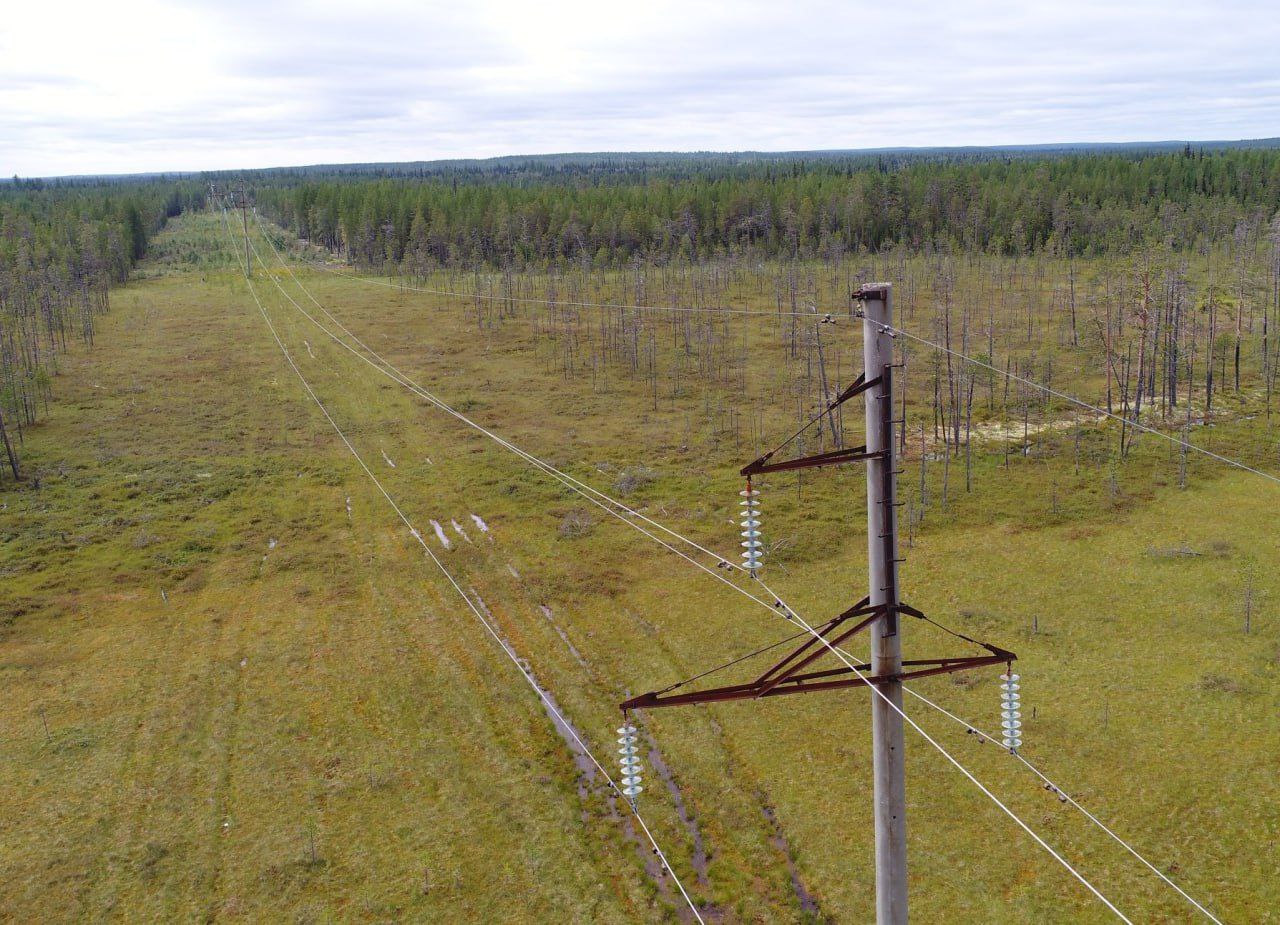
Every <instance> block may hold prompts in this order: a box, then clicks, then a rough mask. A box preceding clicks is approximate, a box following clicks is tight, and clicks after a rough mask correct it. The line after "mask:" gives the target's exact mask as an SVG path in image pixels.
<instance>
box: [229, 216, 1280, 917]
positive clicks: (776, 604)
mask: <svg viewBox="0 0 1280 925" xmlns="http://www.w3.org/2000/svg"><path fill="white" fill-rule="evenodd" d="M254 218H255V221H256V222H257V224H258V228H259V230H260V231H261V233H262V234H263V237H264V239H265V240H266V241H267V243H268V245H269V246H270V247H271V249H272V251H273V253H274V254H275V257H276V259H277V261H278V262H279V263H280V265H281V267H282V268H283V269H284V270H285V271H286V272H287V273H288V274H289V276H290V278H291V279H292V280H293V282H294V284H295V285H296V286H298V288H299V289H300V290H301V291H302V292H303V293H305V294H306V296H307V298H308V299H309V300H310V301H311V302H312V303H313V304H314V305H316V307H317V308H319V309H320V311H321V312H322V313H323V314H324V315H325V316H326V317H327V318H328V319H330V321H331V322H332V323H333V324H334V325H335V326H336V327H337V328H339V329H340V330H341V331H343V333H345V334H346V335H347V336H348V337H350V338H351V339H352V340H353V341H355V342H356V343H358V344H359V345H360V346H361V347H362V348H363V349H364V350H365V351H367V352H368V353H370V354H371V355H372V356H374V357H375V358H376V359H377V360H378V363H381V364H384V365H385V366H386V367H387V368H386V369H384V368H383V366H379V365H378V363H374V362H373V361H371V360H370V359H369V358H368V357H366V356H364V355H363V354H361V353H359V352H358V351H356V350H354V348H352V347H351V346H350V345H349V344H347V343H346V342H345V341H343V340H342V339H341V338H338V337H337V336H336V335H335V334H333V332H331V331H329V330H328V329H327V328H325V327H324V325H322V324H320V322H319V321H318V320H317V319H315V318H314V317H313V316H311V315H310V314H309V313H307V312H306V311H305V309H303V308H302V307H301V306H300V305H298V303H297V302H296V300H294V299H293V298H292V297H291V296H290V295H289V294H288V293H287V292H285V290H284V289H283V287H281V286H280V285H279V283H278V282H277V281H276V280H275V278H274V277H273V276H272V277H270V278H271V279H272V281H273V282H275V283H276V286H277V288H279V289H280V291H281V292H282V294H284V296H285V298H286V299H288V300H289V301H290V302H291V303H292V304H293V305H294V306H295V307H297V308H298V310H299V311H300V312H301V313H302V314H303V315H304V316H305V317H307V318H308V319H309V320H310V321H311V322H312V323H313V324H314V325H316V326H317V327H318V328H320V330H321V331H322V332H324V333H325V334H327V335H328V336H329V337H330V338H331V339H333V340H334V342H335V343H337V344H339V345H340V346H342V347H344V348H345V349H347V350H348V351H350V352H351V353H353V355H355V356H358V357H359V358H360V359H362V360H363V361H364V362H365V363H367V364H368V365H370V366H371V367H372V368H374V369H376V370H378V371H379V372H381V373H382V374H383V375H387V376H388V377H389V378H392V379H393V380H394V381H397V382H399V383H400V384H401V385H403V386H404V387H406V388H408V389H409V390H410V391H412V392H414V393H415V394H418V395H419V396H420V397H422V398H424V399H425V400H427V401H429V402H430V403H432V404H433V405H435V406H436V407H438V408H440V409H441V410H444V411H446V412H447V413H449V414H450V415H452V416H454V417H455V418H457V419H459V420H461V421H463V422H465V423H467V424H468V425H469V426H471V427H473V428H474V429H476V430H477V431H479V432H481V433H483V434H485V435H486V436H489V437H490V438H491V439H493V440H495V441H496V442H498V443H499V444H501V445H503V446H504V447H506V448H507V449H509V450H511V451H512V452H514V453H516V454H517V455H518V456H520V457H522V458H524V459H526V460H527V461H529V462H530V463H531V464H533V465H535V466H537V467H538V468H540V469H542V470H543V471H545V472H547V473H548V474H552V475H553V477H562V478H563V479H565V480H568V481H565V482H563V483H564V484H566V486H567V487H569V488H571V489H572V490H574V491H577V492H579V493H580V494H584V496H587V495H586V494H585V492H591V493H592V494H593V495H595V496H598V497H600V498H603V499H605V500H606V501H608V502H609V503H611V504H614V505H616V506H617V508H618V509H620V510H621V511H625V512H628V513H630V514H632V515H634V516H637V517H641V518H643V519H644V520H645V521H646V522H648V523H649V524H651V525H653V526H655V527H657V528H658V529H660V530H662V531H663V532H664V533H666V534H667V535H669V536H671V537H673V538H675V539H678V540H680V541H682V542H684V543H686V544H688V545H689V546H691V547H692V548H695V549H697V550H699V551H701V552H703V553H705V554H707V555H709V556H711V557H712V558H714V559H715V560H716V561H717V565H718V566H719V567H720V569H721V570H722V571H729V572H731V573H741V574H745V570H743V569H742V568H741V567H740V566H738V565H737V564H736V563H732V562H730V561H729V560H728V559H726V558H724V557H722V556H720V555H719V554H718V553H716V552H714V551H713V550H710V549H707V548H706V547H704V546H702V545H700V544H698V543H696V542H694V541H693V540H691V539H689V538H687V537H685V536H683V535H682V534H680V533H679V532H677V531H674V530H672V529H670V528H668V527H666V526H664V525H663V524H661V523H659V522H657V521H655V520H652V519H650V518H648V517H646V516H645V515H643V514H640V513H639V512H637V511H634V510H632V509H631V508H629V507H628V506H627V505H625V504H623V503H622V502H620V501H617V500H616V499H613V498H611V497H610V496H608V495H607V494H605V493H603V492H600V491H599V490H597V489H595V488H593V487H592V486H590V485H587V484H586V483H583V482H580V481H579V480H577V479H574V478H573V477H572V476H569V475H567V474H566V473H563V472H561V471H560V470H557V469H555V467H553V466H551V465H550V464H549V463H545V462H544V461H542V460H540V459H538V458H537V457H535V456H533V455H532V454H530V453H527V452H526V451H524V450H522V449H521V448H520V447H518V446H516V445H515V444H512V443H511V442H510V441H507V440H506V439H504V438H502V437H501V436H499V435H497V434H495V433H493V432H492V431H490V430H488V429H486V428H484V427H482V426H481V425H479V424H477V423H475V422H474V421H471V420H470V419H469V418H467V417H466V416H465V415H462V414H461V413H460V412H457V411H455V410H454V409H452V408H451V407H449V406H448V405H447V404H445V403H444V402H443V401H441V400H440V399H439V398H437V397H436V396H434V395H432V394H431V393H429V392H427V391H426V390H425V389H423V388H422V387H421V386H418V385H417V384H416V383H414V382H413V381H412V380H410V379H408V377H407V376H405V375H403V374H402V373H400V371H399V370H397V369H396V368H395V367H394V366H393V365H392V364H391V363H390V362H389V361H387V360H385V359H384V358H383V357H381V356H380V355H379V354H378V353H377V352H376V351H375V350H373V348H371V347H369V346H368V345H367V344H366V343H365V342H364V341H362V340H361V339H360V338H359V337H358V336H357V335H355V334H354V333H352V332H351V331H349V330H348V329H347V328H346V327H345V325H343V324H342V322H341V321H340V320H339V319H337V318H336V317H335V316H333V315H332V313H331V312H329V311H328V309H326V308H325V307H324V306H323V305H322V304H321V303H320V302H319V301H318V300H317V299H316V298H315V296H314V295H312V293H311V292H310V290H308V289H307V288H306V286H305V285H303V283H302V282H301V281H300V280H299V279H298V278H297V276H296V275H295V274H294V273H293V269H292V267H290V266H289V264H288V263H287V262H286V261H285V260H284V258H283V256H282V255H281V253H280V251H279V249H278V248H276V246H275V243H274V242H273V241H272V239H271V236H270V234H269V233H268V232H267V229H266V228H265V227H264V226H263V225H262V223H261V220H260V219H258V217H257V215H256V213H255V215H254ZM254 253H255V256H257V254H256V249H255V250H254ZM257 259H258V261H259V263H260V264H261V263H262V260H261V257H260V256H258V257H257ZM308 265H310V266H316V265H314V264H310V263H308ZM263 266H264V267H265V264H263ZM321 269H327V268H323V267H321ZM339 275H342V276H348V275H347V274H339ZM348 278H351V279H354V280H357V281H361V282H376V281H374V280H368V279H367V278H364V277H354V276H351V277H348ZM442 294H450V295H453V296H456V297H458V298H469V297H470V296H469V295H468V294H466V293H444V292H443V291H442ZM598 307H608V306H598ZM618 307H623V306H618ZM631 307H633V306H631ZM694 310H695V311H700V310H699V309H694ZM757 314H768V313H757ZM797 314H798V313H797ZM893 330H894V332H895V333H903V334H906V332H903V331H899V330H898V329H897V328H894V329H893ZM907 336H909V337H913V339H916V340H919V341H921V342H922V343H925V344H926V345H929V346H936V345H934V344H932V342H930V341H926V340H924V339H922V338H917V337H914V335H909V334H908V335H907ZM965 358H966V359H970V358H968V357H965ZM975 362H976V361H975ZM989 368H993V369H994V367H989ZM388 369H389V370H391V372H389V371H388ZM995 372H998V373H1000V374H1002V375H1005V374H1006V373H1005V372H1004V371H1003V370H999V369H995ZM1018 378H1019V379H1020V378H1021V377H1018ZM1023 381H1026V382H1027V383H1028V384H1029V385H1032V386H1034V387H1037V388H1042V387H1041V386H1040V385H1039V383H1035V382H1033V381H1031V380H1023ZM1066 398H1067V399H1068V400H1072V401H1078V400H1076V399H1072V398H1071V397H1070V396H1066ZM1082 404H1085V403H1082ZM1085 406H1086V407H1089V408H1093V406H1091V405H1087V404H1085ZM1094 410H1098V411H1100V412H1101V411H1102V409H1094ZM1162 436H1163V435H1162ZM1214 455H1216V454H1214ZM1245 468H1247V467H1245ZM1261 474H1264V475H1265V474H1266V473H1261ZM584 489H585V491H583V490H584ZM587 497H588V498H589V500H592V501H593V503H595V504H597V505H598V506H600V507H602V509H604V510H606V511H607V512H608V513H610V514H611V515H612V516H614V517H616V518H618V519H619V520H621V521H622V522H623V523H626V524H627V525H629V526H631V527H633V528H634V529H636V530H638V531H639V532H640V533H642V534H644V535H645V536H647V537H649V538H650V539H653V540H655V542H658V543H659V544H660V545H662V546H664V547H665V548H667V549H668V550H670V551H672V552H675V553H676V554H677V555H678V556H680V557H681V558H683V559H685V560H686V561H689V562H690V563H692V564H693V565H694V566H696V567H697V568H698V569H700V570H701V571H703V572H706V573H707V574H709V575H711V576H712V577H713V578H715V579H717V580H718V581H720V582H721V583H723V584H726V585H728V586H729V587H730V588H732V589H733V590H735V591H737V592H738V593H740V594H742V595H743V596H745V597H746V598H748V599H749V600H751V601H752V602H754V603H756V604H758V605H759V606H761V607H763V608H765V609H767V610H769V611H770V612H771V613H773V614H775V615H781V616H783V617H785V616H786V614H787V613H789V612H790V613H794V611H792V610H791V609H790V608H789V606H787V605H785V604H784V603H783V602H782V600H781V599H779V598H778V597H777V596H776V595H773V594H772V592H769V591H768V588H767V587H766V588H765V590H766V592H768V593H769V594H770V596H772V597H773V598H774V600H773V603H770V602H769V601H766V600H764V599H762V598H761V597H759V596H757V595H755V594H752V593H751V592H750V591H749V590H747V589H746V588H743V587H741V586H740V585H738V584H736V583H734V582H732V581H729V580H728V579H727V578H725V576H724V575H723V574H722V572H721V571H716V570H712V569H710V568H707V567H706V566H705V565H704V564H702V563H701V562H698V561H696V560H695V559H693V558H691V557H690V556H688V555H686V554H685V553H684V552H682V551H681V550H679V549H676V548H675V547H673V546H671V545H670V544H669V543H667V542H666V541H664V540H662V539H661V538H659V537H656V536H654V535H653V534H652V533H650V532H649V531H647V530H645V529H644V528H643V527H641V526H640V525H639V524H636V523H634V522H632V521H631V520H628V519H627V517H626V516H624V515H623V514H622V513H620V512H619V510H615V509H612V508H609V507H608V506H606V505H605V504H602V503H601V502H600V501H596V500H595V499H594V498H590V496H587ZM761 584H762V586H763V583H761ZM929 622H934V621H932V620H931V621H929ZM942 628H943V629H945V627H942ZM812 632H813V629H812V627H811V626H810V627H809V628H808V629H807V630H805V631H804V632H803V633H802V635H806V634H812ZM948 632H950V631H948ZM792 638H794V637H788V639H787V640H782V641H780V642H778V643H775V644H773V645H781V644H782V643H783V642H786V641H790V639H792ZM824 644H827V645H828V647H829V644H828V643H826V641H825V640H824ZM769 648H773V646H766V647H765V650H767V649H769ZM835 648H836V649H837V650H839V652H840V653H841V654H842V661H844V660H845V659H848V658H851V656H849V654H848V652H847V651H845V650H844V649H843V648H842V647H840V646H836V647H835ZM760 651H763V650H760ZM752 654H759V652H756V653H752ZM746 657H750V656H746ZM746 657H744V658H746ZM736 661H739V660H735V662H734V663H736ZM730 664H733V663H730ZM720 667H727V665H726V666H720ZM714 670H718V669H713V671H714ZM689 680H690V681H692V680H695V679H689ZM682 683H688V681H686V682H682ZM903 689H904V690H905V691H906V692H907V693H908V694H910V695H911V696H913V697H915V698H916V699H917V700H918V701H920V702H922V703H924V704H925V705H927V706H930V707H932V708H933V709H935V710H936V711H938V712H939V713H941V714H942V715H944V716H945V717H947V718H949V719H951V720H952V721H954V722H956V723H957V724H958V725H961V726H963V727H964V728H965V729H966V730H968V731H973V732H977V733H979V734H981V735H984V736H986V737H987V738H991V739H993V741H998V740H997V739H995V738H994V737H993V736H990V735H987V734H985V733H982V732H981V730H979V729H978V727H976V726H975V725H974V724H972V723H970V722H968V721H967V720H965V719H963V718H961V717H959V716H957V715H955V714H954V713H952V712H950V711H948V710H946V709H945V708H943V707H942V706H940V705H938V704H936V703H935V702H933V701H932V700H930V699H928V698H927V697H925V696H923V695H922V694H919V693H918V692H916V691H915V690H913V689H912V688H910V687H909V686H908V685H905V684H904V685H903ZM1009 754H1011V755H1012V756H1013V757H1016V758H1017V760H1018V761H1019V762H1020V763H1021V764H1022V765H1024V766H1025V767H1026V768H1027V769H1028V770H1029V771H1030V772H1031V773H1033V774H1034V775H1035V776H1036V777H1038V778H1039V779H1041V780H1042V781H1043V782H1044V783H1046V784H1047V785H1049V786H1051V787H1053V788H1054V792H1056V793H1058V794H1059V795H1060V796H1063V797H1066V799H1067V801H1068V802H1069V803H1070V805H1072V806H1073V807H1074V808H1075V809H1077V810H1079V811H1080V812H1081V814H1082V815H1084V816H1085V818H1086V819H1087V820H1088V821H1090V822H1091V823H1093V824H1094V825H1095V826H1097V827H1098V828H1100V829H1101V830H1102V831H1103V832H1105V833H1106V834H1107V835H1108V836H1109V837H1111V838H1112V839H1114V840H1115V841H1116V842H1118V843H1119V844H1120V845H1122V846H1123V847H1124V848H1125V850H1126V851H1128V852H1129V853H1130V854H1132V855H1133V856H1134V857H1135V858H1136V859H1137V860H1139V861H1140V862H1141V863H1142V864H1143V865H1144V866H1145V867H1147V868H1148V869H1150V870H1151V871H1152V872H1154V873H1155V874H1156V875H1157V876H1158V877H1159V878H1160V879H1161V880H1163V881H1164V882H1165V883H1166V884H1168V885H1169V886H1170V887H1171V888H1172V889H1174V890H1175V891H1176V892H1178V893H1179V894H1180V895H1181V896H1182V897H1183V898H1184V899H1186V900H1187V902H1189V903H1190V904H1191V905H1192V906H1194V907H1195V908H1196V909H1197V910H1199V911H1200V912H1201V913H1203V914H1204V915H1205V916H1206V917H1207V918H1209V919H1210V920H1211V921H1213V922H1215V923H1218V925H1221V923H1220V922H1219V920H1218V919H1217V918H1216V917H1215V916H1214V915H1213V914H1212V913H1211V912H1209V911H1208V910H1207V909H1206V908H1205V907H1204V906H1203V905H1202V904H1201V903H1199V902H1197V901H1196V900H1195V899H1194V898H1192V897H1191V896H1190V895H1189V894H1188V893H1187V892H1186V891H1185V890H1183V889H1182V888H1181V887H1180V886H1178V884H1177V883H1176V882H1174V881H1173V880H1172V879H1171V878H1169V877H1168V876H1167V875H1166V874H1164V873H1163V872H1162V871H1160V870H1159V868H1158V867H1157V866H1156V865H1154V864H1152V863H1151V861H1149V860H1148V859H1147V858H1145V857H1144V856H1143V855H1142V854H1141V853H1139V852H1138V851H1137V849H1136V848H1134V847H1133V846H1132V845H1131V844H1130V843H1128V842H1126V841H1125V840H1124V839H1123V838H1121V837H1120V836H1119V835H1118V834H1116V833H1115V832H1114V831H1113V830H1112V829H1111V828H1109V827H1108V826H1107V825H1106V824H1104V823H1103V822H1102V821H1101V820H1100V819H1098V818H1097V817H1096V816H1094V815H1093V814H1092V813H1090V812H1089V811H1088V810H1087V809H1085V807H1084V806H1082V805H1081V804H1079V803H1078V802H1077V801H1076V800H1074V799H1073V798H1071V797H1070V796H1069V795H1068V794H1066V793H1065V791H1063V790H1062V789H1061V788H1059V787H1058V786H1057V784H1055V783H1053V782H1052V781H1050V779H1049V778H1048V777H1047V776H1046V775H1045V774H1044V772H1043V771H1041V770H1040V769H1039V768H1038V767H1037V766H1036V765H1035V764H1034V763H1032V762H1031V761H1030V760H1029V759H1027V758H1026V757H1025V756H1024V755H1022V754H1021V753H1017V752H1009Z"/></svg>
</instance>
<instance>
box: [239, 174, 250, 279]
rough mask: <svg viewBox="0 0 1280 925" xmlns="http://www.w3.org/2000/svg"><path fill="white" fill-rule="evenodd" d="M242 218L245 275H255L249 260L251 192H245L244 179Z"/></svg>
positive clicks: (241, 191)
mask: <svg viewBox="0 0 1280 925" xmlns="http://www.w3.org/2000/svg"><path fill="white" fill-rule="evenodd" d="M240 218H241V220H242V221H243V222H244V275H245V276H246V277H249V276H252V275H253V264H252V263H250V262H249V194H248V193H246V192H245V188H244V181H243V180H241V181H240Z"/></svg>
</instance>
